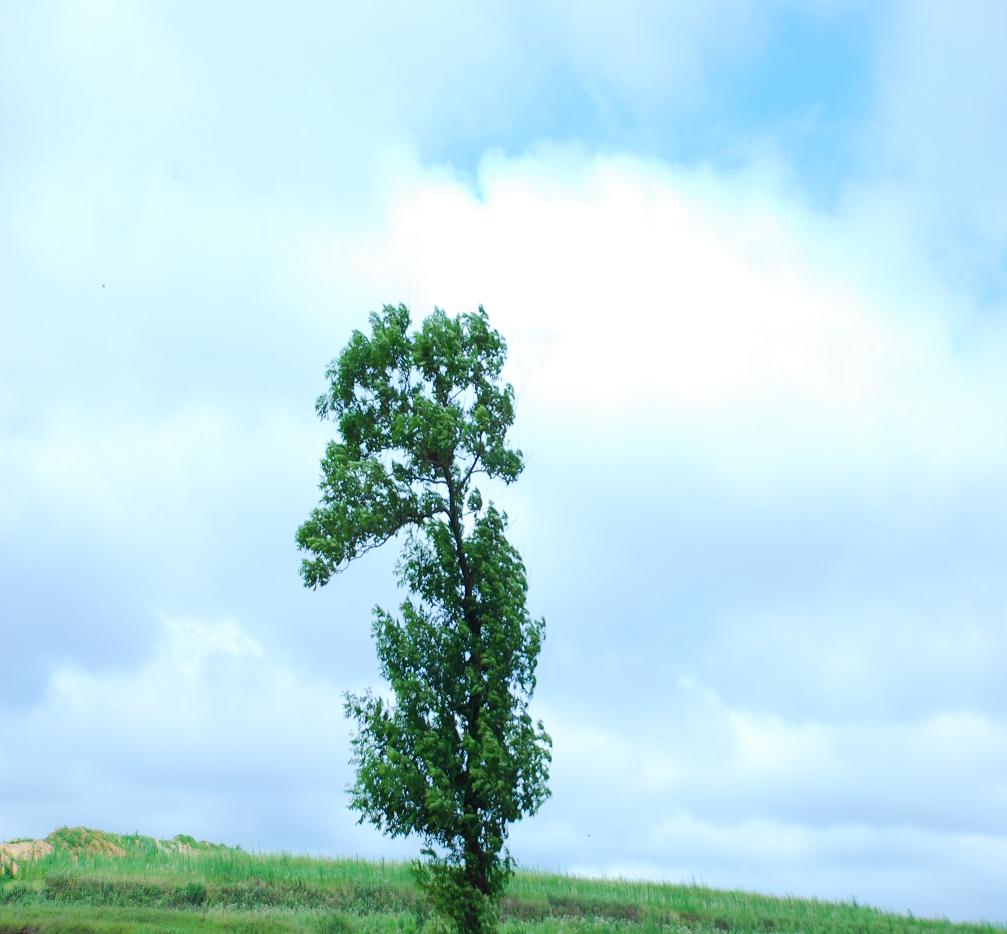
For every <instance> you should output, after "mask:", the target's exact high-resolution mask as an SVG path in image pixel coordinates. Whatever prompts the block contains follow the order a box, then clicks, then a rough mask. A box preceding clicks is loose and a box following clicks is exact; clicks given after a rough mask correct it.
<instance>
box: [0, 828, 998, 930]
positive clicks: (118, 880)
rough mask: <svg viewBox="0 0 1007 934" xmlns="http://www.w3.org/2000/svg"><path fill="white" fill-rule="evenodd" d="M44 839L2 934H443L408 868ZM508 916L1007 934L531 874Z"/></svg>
mask: <svg viewBox="0 0 1007 934" xmlns="http://www.w3.org/2000/svg"><path fill="white" fill-rule="evenodd" d="M49 840H50V842H51V843H52V844H53V846H54V851H53V852H52V853H51V854H49V855H48V856H45V857H44V858H42V859H39V860H38V861H37V862H35V863H25V864H24V865H23V866H22V867H21V869H20V871H19V873H18V875H17V877H16V878H13V879H11V878H7V879H5V880H0V934H3V932H6V931H10V930H22V929H23V930H26V931H32V932H34V931H47V930H53V931H58V930H66V931H69V930H76V931H101V932H106V931H119V930H122V931H133V930H137V931H139V930H178V931H196V930H221V931H224V930H247V931H273V930H275V931H293V930H303V931H323V930H328V931H340V932H346V934H348V932H351V931H361V932H362V931H375V932H377V931H381V932H392V931H395V932H401V934H409V932H413V934H420V932H422V934H434V932H436V931H437V930H439V922H437V921H436V919H434V918H432V916H431V915H430V914H429V911H428V910H427V908H426V907H425V906H424V904H423V902H422V901H421V900H420V897H419V895H418V893H417V891H416V889H415V887H414V885H413V881H412V877H411V875H410V872H409V867H408V866H407V865H405V864H402V863H395V862H367V861H363V860H352V859H338V860H337V859H321V858H315V857H308V856H294V855H290V854H283V853H281V854H261V853H249V852H246V851H244V850H241V849H236V848H230V847H224V846H220V845H216V844H210V843H198V842H197V841H195V840H193V839H192V838H189V837H176V838H174V840H170V841H158V840H154V839H153V838H151V837H144V836H140V835H130V836H118V835H114V834H101V833H99V832H96V831H85V830H81V829H79V828H78V829H66V828H63V829H61V830H59V831H56V832H55V833H54V834H52V835H50V837H49ZM501 909H502V911H501V914H502V918H503V922H504V923H503V930H504V931H505V932H517V931H528V932H535V934H553V932H555V934H559V932H563V934H569V932H573V931H578V932H580V931H591V932H616V931H620V932H621V931H625V932H632V934H642V932H649V931H662V932H691V934H722V932H736V934H756V932H758V934H771V932H793V934H798V932H800V934H826V932H829V934H889V932H890V934H895V932H920V934H923V932H926V934H929V932H949V934H992V932H997V934H1005V932H1007V928H1004V927H997V926H993V925H983V924H971V925H969V924H952V923H951V922H949V921H946V920H943V919H917V918H912V917H910V916H904V915H895V914H888V913H884V912H881V911H877V910H875V909H872V908H867V907H862V906H859V905H856V904H852V903H843V902H823V901H816V900H808V899H797V898H770V897H767V896H760V895H753V894H751V893H746V892H730V891H718V890H714V889H709V888H706V887H703V886H697V885H667V884H657V883H645V882H631V881H624V880H622V881H620V880H608V881H602V880H592V879H581V878H574V877H570V876H563V875H557V874H548V873H533V872H519V873H517V874H516V875H515V877H514V878H513V880H512V881H511V884H510V886H509V888H508V890H507V892H506V894H505V896H504V899H503V903H502V905H501Z"/></svg>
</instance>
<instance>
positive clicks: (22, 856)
mask: <svg viewBox="0 0 1007 934" xmlns="http://www.w3.org/2000/svg"><path fill="white" fill-rule="evenodd" d="M52 849H53V847H52V844H51V843H50V842H49V841H48V840H25V841H23V842H22V843H0V876H2V875H7V874H8V873H9V874H10V875H12V876H16V875H17V874H18V870H19V869H20V868H21V863H23V862H25V861H26V860H30V861H32V862H34V861H35V860H36V859H41V858H42V857H43V856H48V855H49V854H50V853H51V852H52Z"/></svg>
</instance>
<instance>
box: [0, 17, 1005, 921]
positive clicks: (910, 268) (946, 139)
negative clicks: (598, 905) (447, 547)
mask: <svg viewBox="0 0 1007 934" xmlns="http://www.w3.org/2000/svg"><path fill="white" fill-rule="evenodd" d="M1005 29H1007V12H1005V8H1004V7H1003V5H1002V4H997V3H992V2H991V3H982V2H970V3H966V4H956V5H953V6H952V5H951V4H945V3H939V2H915V3H908V2H907V3H898V2H891V3H885V4H874V3H859V2H854V0H808V2H797V0H775V2H761V3H755V2H748V0H723V2H721V3H718V4H706V3H686V2H682V3H676V4H663V3H648V2H642V0H640V2H626V3H621V4H619V5H614V4H604V3H600V2H592V3H568V2H560V0H552V2H549V3H545V4H535V5H533V4H522V3H517V4H515V3H502V2H501V3H478V4H467V3H444V4H439V5H436V6H434V5H431V6H429V7H427V8H425V9H422V10H419V9H417V8H416V7H415V6H414V5H411V4H407V3H400V4H395V3H385V4H369V5H366V7H361V6H360V5H352V6H351V5H333V4H309V3H301V4H284V5H283V8H282V9H281V8H280V7H279V6H269V5H266V4H260V5H255V6H253V7H252V8H249V7H248V5H247V4H236V3H223V2H221V3H216V4H213V5H210V6H207V5H203V4H195V3H192V4H186V3H176V4H155V3H147V4H144V3H117V2H93V3H79V2H78V3H65V4H61V3H55V2H54V3H50V4H45V5H40V4H29V3H17V2H9V3H4V4H0V134H2V140H3V145H2V146H0V207H2V210H0V247H2V249H0V288H2V300H0V550H2V561H0V594H2V599H0V634H2V644H3V650H4V661H5V664H4V666H3V669H4V677H3V678H0V749H2V750H3V752H4V754H5V756H6V757H7V758H6V759H5V760H4V768H2V769H0V838H4V839H8V838H11V837H18V836H26V835H32V834H38V835H44V834H45V833H47V832H48V831H49V830H51V829H53V827H55V826H57V825H60V824H88V825H92V826H99V827H103V828H106V829H110V830H121V831H132V830H135V829H139V830H141V831H144V832H148V833H154V834H159V835H169V836H170V835H173V834H175V833H180V832H184V833H191V834H193V835H196V836H199V837H206V838H212V839H221V840H225V841H228V842H232V843H239V844H241V845H243V846H261V847H264V848H287V849H290V850H293V851H305V850H307V851H311V852H323V853H329V854H348V853H358V854H364V855H369V856H377V855H387V856H394V855H400V856H401V855H407V854H411V853H412V852H414V850H415V849H416V846H415V845H414V844H413V843H410V842H406V843H402V842H398V843H390V842H388V841H386V840H384V839H382V838H381V837H379V836H377V835H376V834H374V833H372V832H371V831H369V830H368V829H366V828H360V827H356V826H355V825H354V824H353V819H352V816H351V815H350V814H349V813H348V812H347V811H346V807H345V805H346V797H345V795H344V793H343V789H344V787H345V785H346V784H347V782H348V781H349V779H350V773H349V768H348V766H347V764H346V762H347V759H348V752H349V749H348V732H347V726H346V724H345V723H344V722H343V721H342V718H341V708H342V703H341V696H342V692H344V691H346V690H358V689H360V688H362V687H365V686H367V685H371V684H376V683H377V673H376V665H375V662H374V658H373V650H372V647H371V644H370V638H369V624H368V620H369V614H370V608H371V606H372V605H373V604H374V603H376V602H378V603H382V604H384V605H386V606H394V605H395V604H396V603H397V602H398V599H399V595H398V594H397V593H396V590H395V587H394V576H393V573H392V568H393V564H394V554H393V553H392V552H388V553H377V554H374V555H371V556H368V557H367V558H366V559H364V560H362V561H361V562H359V564H358V565H357V566H355V567H354V568H352V569H351V571H349V572H347V573H346V574H345V575H343V576H342V577H341V578H339V579H337V580H335V581H334V582H333V583H332V584H331V585H330V586H329V587H327V588H325V589H324V590H322V591H320V592H317V593H311V592H308V591H305V590H303V589H302V588H301V586H300V582H299V578H298V574H297V568H298V555H297V553H296V550H295V547H294V542H293V536H294V532H295V530H296V528H297V526H298V524H299V523H300V522H301V521H303V519H304V518H305V517H306V515H307V513H308V511H309V510H310V508H311V507H312V505H313V504H314V502H315V497H316V481H317V470H318V460H319V457H320V455H321V452H322V449H323V446H324V443H325V440H326V438H327V437H328V430H329V429H328V427H327V426H325V425H323V424H320V423H318V422H317V420H316V419H315V417H314V411H313V401H314V398H315V396H316V395H317V394H318V393H319V392H320V390H321V388H322V386H323V371H324V367H325V365H326V363H327V362H328V361H329V360H330V359H331V358H332V357H333V356H335V355H336V354H337V353H338V352H339V350H340V349H341V348H342V346H343V345H344V344H345V342H346V341H347V339H348V337H349V334H350V332H351V331H352V329H353V328H355V327H363V326H364V325H365V322H366V316H367V313H368V311H370V310H372V309H375V308H378V307H380V306H381V305H382V304H383V303H385V302H399V301H403V302H406V303H407V304H409V305H410V306H411V307H412V308H413V310H414V312H415V314H416V316H417V317H420V316H422V315H423V314H425V313H427V312H428V311H429V310H430V309H432V308H433V307H434V305H438V306H441V307H444V308H446V309H447V310H448V311H450V312H452V313H454V312H459V311H464V310H470V309H472V308H474V307H475V306H476V305H477V304H479V303H482V304H483V305H485V307H486V309H487V311H488V312H489V314H490V316H491V319H492V321H493V322H494V324H495V325H496V326H497V327H498V328H499V329H500V330H501V331H502V332H503V333H504V334H505V336H506V337H507V339H508V341H509V345H510V350H511V353H510V361H509V365H508V366H509V370H508V375H509V378H510V379H511V380H512V381H513V383H514V385H515V388H516V390H517V393H518V421H517V425H516V429H515V431H516V437H517V440H518V442H519V444H520V446H521V447H522V448H523V449H524V451H525V453H526V456H527V469H526V472H525V474H524V476H523V477H522V479H521V481H520V483H518V484H517V485H516V486H515V487H512V488H510V489H508V490H506V491H499V492H498V498H499V499H500V501H501V502H502V503H503V504H504V505H505V506H506V508H507V510H508V512H509V513H510V515H511V517H512V519H513V526H512V533H513V538H514V540H515V542H516V544H517V545H518V547H519V548H520V549H521V551H522V553H523V555H524V557H525V560H526V563H527V565H528V570H529V579H530V584H531V590H530V594H529V597H530V604H531V610H532V611H533V612H534V613H536V614H541V615H544V616H545V617H546V620H547V626H548V636H547V642H546V644H545V647H544V650H543V656H542V660H541V668H540V687H539V693H538V696H537V699H536V705H537V708H538V713H539V715H540V716H542V717H543V719H544V720H545V721H546V723H547V726H548V727H549V729H550V731H551V732H552V734H553V737H554V740H555V761H554V768H553V779H552V787H553V792H554V794H553V798H552V799H551V800H550V801H549V802H548V803H547V804H546V806H545V807H544V808H543V810H542V812H541V814H540V815H539V816H538V817H536V818H535V819H534V820H532V821H529V822H527V823H525V824H523V825H520V826H518V827H517V828H515V831H514V833H513V837H512V849H513V852H514V855H515V856H516V857H517V858H518V860H519V861H520V862H522V863H524V864H525V865H533V866H542V867H547V868H559V869H566V870H569V871H575V872H590V873H598V874H624V875H630V876H640V877H647V878H664V879H670V880H682V879H698V880H702V881H705V882H708V883H710V884H712V885H718V886H731V887H742V888H749V889H756V890H761V891H769V892H776V893H781V894H786V893H795V894H801V895H815V896H819V897H823V898H824V897H829V898H831V897H835V898H849V897H856V898H857V899H858V900H859V901H861V902H871V903H875V904H879V905H882V906H885V907H890V908H895V909H899V910H905V909H911V910H913V911H914V912H915V913H929V914H938V915H947V916H949V917H953V918H963V919H966V918H967V919H978V918H989V919H994V920H999V921H1007V899H1005V896H1004V894H1003V886H1002V884H1001V883H1002V879H1003V874H1004V871H1005V869H1007V785H1005V783H1004V779H1003V776H1004V775H1005V774H1007V692H1005V691H1004V688H1003V671H1004V666H1005V663H1007V635H1005V628H1004V613H1005V609H1007V583H1005V580H1007V577H1005V575H1004V574H1003V571H1002V564H1003V555H1004V554H1005V546H1007V531H1005V530H1007V521H1005V520H1007V481H1005V480H1004V477H1007V470H1005V468H1007V431H1005V428H1004V422H1003V417H1002V413H1003V409H1004V403H1005V401H1007V376H1005V370H1004V367H1003V359H1004V356H1005V352H1007V331H1005V313H1007V304H1005V295H1007V292H1005V288H1004V286H1005V283H1007V276H1005V273H1007V221H1005V218H1007V181H1005V176H1004V174H1003V172H1002V165H1003V164H1004V162H1005V159H1007V125H1005V124H1004V121H1003V119H1002V114H1003V112H1004V107H1005V104H1007V70H1005V69H1004V67H1003V65H1002V64H1001V61H1000V59H1001V57H1002V56H1001V54H1000V51H1001V50H1000V46H1001V45H1002V42H1001V37H1002V36H1003V35H1004V31H1005ZM10 763H13V766H12V765H10ZM589 835H590V836H589Z"/></svg>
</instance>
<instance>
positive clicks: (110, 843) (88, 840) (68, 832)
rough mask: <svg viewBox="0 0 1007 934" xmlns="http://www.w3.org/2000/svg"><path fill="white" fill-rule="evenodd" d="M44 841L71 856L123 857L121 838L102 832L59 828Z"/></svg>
mask: <svg viewBox="0 0 1007 934" xmlns="http://www.w3.org/2000/svg"><path fill="white" fill-rule="evenodd" d="M46 840H47V841H48V842H49V843H50V844H52V846H53V847H54V848H56V849H59V850H63V851H65V852H67V853H69V854H70V855H71V856H76V857H81V856H125V855H126V849H125V847H123V845H122V838H121V837H119V836H118V835H117V834H114V833H105V831H103V830H89V829H88V828H87V827H60V828H59V830H54V831H53V832H52V833H51V834H49V836H48V837H46Z"/></svg>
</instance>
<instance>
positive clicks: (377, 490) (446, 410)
mask: <svg viewBox="0 0 1007 934" xmlns="http://www.w3.org/2000/svg"><path fill="white" fill-rule="evenodd" d="M370 330H371V333H370V334H369V335H366V334H364V333H362V332H360V331H355V332H354V333H353V336H352V338H351V339H350V342H349V343H348V344H347V346H346V348H345V349H344V350H343V352H342V353H341V354H340V356H339V357H338V358H336V359H335V360H334V361H333V362H332V364H331V365H330V366H329V368H328V369H327V371H326V377H327V379H328V383H329V387H328V391H327V392H326V393H325V394H323V395H322V396H320V397H319V399H318V401H317V404H316V408H317V412H318V415H319V416H320V417H322V418H325V419H332V420H334V421H335V422H336V424H337V425H338V438H336V439H335V440H333V441H331V442H330V443H329V444H328V446H327V447H326V450H325V455H324V457H323V459H322V477H321V482H320V492H321V497H320V502H319V505H318V506H317V507H316V508H315V509H314V510H312V512H311V515H310V517H309V518H308V520H307V521H306V522H305V523H304V524H303V525H302V526H301V527H300V529H299V530H298V533H297V543H298V546H299V547H300V548H301V549H302V550H304V551H306V552H308V553H309V557H306V558H305V559H304V561H303V562H302V566H301V573H302V577H303V579H304V583H305V585H307V586H310V587H318V586H322V585H325V584H326V583H328V582H329V580H330V579H331V577H332V575H333V574H337V573H339V572H341V571H343V570H344V569H345V568H346V567H347V566H348V565H349V564H350V562H352V561H353V560H354V559H355V558H357V557H358V556H360V555H362V554H364V553H365V552H367V551H369V550H371V549H373V548H376V547H379V546H380V545H382V544H384V543H385V542H387V541H388V540H390V539H391V538H393V537H394V536H396V535H397V534H398V533H404V535H403V547H402V552H401V558H400V562H399V565H398V569H399V582H400V584H401V585H402V586H404V587H405V588H406V589H407V590H408V592H409V596H408V597H407V598H406V599H405V600H404V601H403V602H402V604H401V606H400V608H399V609H400V616H399V617H395V616H393V615H392V614H390V613H388V612H386V611H385V610H383V609H381V608H380V607H376V608H375V610H374V616H373V623H372V630H373V634H374V639H375V645H376V648H377V654H378V659H379V661H380V664H381V673H382V675H383V677H384V678H385V679H386V680H387V681H388V684H389V686H390V688H391V697H392V699H391V700H385V699H383V698H382V697H380V696H377V695H375V694H374V693H372V692H367V693H365V694H363V695H348V696H347V700H346V712H347V715H348V716H350V717H351V718H352V719H354V720H355V721H356V726H357V729H356V733H355V736H354V738H353V752H354V759H353V761H354V764H355V766H356V781H355V784H354V785H353V787H352V789H351V796H352V797H351V807H353V808H354V809H356V810H357V811H359V812H360V819H361V821H364V820H366V821H370V822H371V823H373V824H374V825H376V826H377V827H378V828H380V829H381V830H383V831H385V832H386V833H388V834H390V835H392V836H401V835H409V834H416V835H418V836H420V837H421V838H422V839H423V840H424V842H425V849H424V853H425V854H426V855H427V857H428V859H427V861H426V862H424V863H422V864H419V863H418V864H417V873H418V879H419V881H420V883H421V885H422V886H423V887H424V889H425V890H426V891H427V893H428V894H429V895H430V896H431V898H432V899H433V901H434V904H435V906H436V907H437V908H438V909H439V910H441V911H442V912H443V913H444V914H445V915H446V916H448V917H449V918H451V919H453V921H454V922H455V923H456V924H457V926H458V927H459V929H460V930H463V931H481V930H487V929H489V928H491V927H492V926H493V923H494V917H495V914H494V909H495V905H496V902H497V900H498V898H499V894H500V891H501V889H502V886H503V884H504V883H505V881H506V879H507V877H508V875H509V873H510V871H511V866H512V864H511V860H510V857H509V855H508V854H507V852H506V849H505V842H506V839H507V833H508V827H509V825H510V824H512V823H513V822H515V821H517V820H519V819H520V818H521V817H523V816H525V815H529V814H533V813H535V812H536V811H537V810H538V808H539V806H540V805H541V804H542V802H543V801H544V800H545V798H546V797H547V796H548V790H547V787H546V781H547V777H548V763H549V760H550V740H549V737H548V735H547V734H546V733H545V731H544V729H543V726H542V724H541V722H534V721H533V720H532V717H531V716H530V715H529V713H528V702H529V701H530V699H531V696H532V693H533V691H534V689H535V669H536V663H537V659H538V654H539V650H540V647H541V643H542V638H543V635H544V621H543V620H536V619H533V618H531V617H530V616H529V614H528V611H527V608H526V594H527V576H526V573H525V567H524V564H523V562H522V560H521V556H520V555H519V554H518V552H517V550H516V549H515V548H514V547H513V546H512V545H511V544H510V542H509V541H508V540H507V537H506V529H507V516H506V514H505V513H503V512H502V511H500V510H498V509H497V508H496V507H495V506H494V505H493V503H492V502H489V501H488V500H486V501H484V498H483V491H482V490H481V489H480V488H479V486H478V484H479V483H480V482H483V481H486V480H499V481H502V482H503V483H505V484H509V483H512V482H514V481H515V480H516V479H517V478H518V476H519V475H520V473H521V471H522V469H523V459H522V455H521V452H520V451H518V450H516V449H514V448H512V447H510V446H509V445H508V441H507V432H508V429H509V428H510V427H511V425H512V424H513V421H514V391H513V389H512V387H511V386H510V385H509V384H507V383H505V382H504V381H503V380H502V375H501V374H502V369H503V365H504V362H505V360H506V352H507V348H506V343H505V342H504V340H503V338H502V337H501V335H500V334H499V333H498V332H497V331H495V330H494V329H493V328H492V327H491V326H490V324H489V319H488V316H487V315H486V312H485V311H484V310H483V308H482V307H481V306H480V308H479V309H478V311H476V312H473V313H468V314H463V315H459V316H458V317H454V318H452V317H449V316H448V315H446V314H445V313H444V312H443V311H441V310H435V311H434V312H433V314H431V315H430V316H428V317H427V318H426V319H424V321H423V322H422V324H421V326H420V328H419V329H418V330H416V331H411V330H410V314H409V310H408V309H407V308H406V307H405V306H404V305H398V306H397V307H393V306H390V305H388V306H385V307H384V309H383V310H382V312H381V313H380V314H371V316H370Z"/></svg>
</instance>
